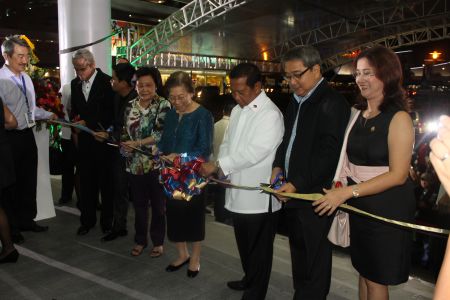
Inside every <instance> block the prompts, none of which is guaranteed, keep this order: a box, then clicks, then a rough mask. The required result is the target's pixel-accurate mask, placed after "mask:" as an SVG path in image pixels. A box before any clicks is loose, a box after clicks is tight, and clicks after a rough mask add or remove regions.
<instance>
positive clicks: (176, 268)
mask: <svg viewBox="0 0 450 300" xmlns="http://www.w3.org/2000/svg"><path fill="white" fill-rule="evenodd" d="M190 259H191V258H188V259H186V260H185V261H184V262H183V263H181V264H179V265H178V266H174V265H168V266H167V267H166V271H167V272H175V271H178V270H179V269H180V268H181V267H182V266H184V265H186V264H188V263H189V261H190Z"/></svg>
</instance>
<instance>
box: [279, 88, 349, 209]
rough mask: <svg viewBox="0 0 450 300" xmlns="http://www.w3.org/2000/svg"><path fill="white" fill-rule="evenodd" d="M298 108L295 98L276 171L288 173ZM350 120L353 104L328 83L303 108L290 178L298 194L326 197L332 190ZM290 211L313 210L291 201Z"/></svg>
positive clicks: (315, 92) (289, 112) (287, 116)
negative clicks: (330, 189)
mask: <svg viewBox="0 0 450 300" xmlns="http://www.w3.org/2000/svg"><path fill="white" fill-rule="evenodd" d="M298 106H299V104H298V102H297V101H296V100H295V99H294V97H292V99H291V101H290V103H289V105H288V107H287V110H286V113H285V116H284V128H285V131H284V136H283V142H282V143H281V145H280V146H279V147H278V150H277V154H276V157H275V161H274V164H273V166H274V167H280V168H282V169H284V166H285V156H286V150H287V147H288V144H289V140H290V137H291V132H292V130H293V125H294V122H295V117H296V115H297V110H298ZM349 117H350V106H349V104H348V103H347V101H346V100H345V98H344V97H342V96H341V95H340V94H339V93H337V92H336V91H335V90H333V89H332V88H331V87H330V86H329V85H328V82H327V81H326V80H323V81H322V82H321V83H320V84H319V86H318V87H317V88H316V90H315V91H314V92H313V94H312V95H311V96H310V98H309V99H308V100H306V102H304V103H303V104H302V106H301V110H300V114H299V119H298V123H297V128H295V130H296V131H297V132H296V136H295V140H294V142H293V145H292V151H291V155H290V160H289V165H288V166H289V172H288V177H287V181H288V182H291V183H292V184H293V185H294V186H295V187H296V189H297V193H322V188H330V186H331V182H332V180H333V177H334V173H335V171H336V167H337V163H338V160H339V154H340V151H341V147H342V142H343V139H344V133H345V129H346V127H347V123H348V120H349ZM286 208H309V209H311V203H309V202H306V201H297V200H291V201H288V202H287V203H286Z"/></svg>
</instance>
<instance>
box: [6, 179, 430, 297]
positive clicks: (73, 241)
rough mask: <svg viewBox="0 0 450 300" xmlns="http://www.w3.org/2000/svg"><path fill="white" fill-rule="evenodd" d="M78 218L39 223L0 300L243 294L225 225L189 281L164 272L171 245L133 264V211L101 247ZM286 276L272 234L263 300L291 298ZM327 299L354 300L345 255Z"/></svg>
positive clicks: (213, 233) (281, 245)
mask: <svg viewBox="0 0 450 300" xmlns="http://www.w3.org/2000/svg"><path fill="white" fill-rule="evenodd" d="M52 183H53V191H54V195H59V185H60V180H59V179H53V180H52ZM55 198H57V197H56V196H55ZM72 206H73V205H72ZM75 213H76V210H75V209H67V207H62V208H61V207H58V208H57V216H56V218H53V219H50V220H46V221H42V222H40V223H41V224H45V225H49V226H50V230H49V232H47V233H28V232H27V233H25V234H24V236H25V239H26V242H25V243H24V244H23V245H22V246H20V247H18V249H19V252H20V253H21V254H22V255H21V257H20V259H19V262H18V263H17V264H9V265H2V266H1V267H0V299H5V300H6V299H7V300H9V299H33V300H34V299H58V300H59V299H83V300H88V299H107V300H112V299H208V300H209V299H240V296H241V293H240V292H235V291H232V290H230V289H228V288H227V287H226V285H225V283H226V281H228V280H235V279H239V278H240V277H241V276H242V273H241V267H240V262H239V257H238V253H237V248H236V244H235V240H234V235H233V230H232V228H231V227H230V226H228V225H224V224H221V223H217V222H214V220H213V218H212V217H210V216H208V217H207V225H206V230H207V231H206V240H205V242H204V247H203V250H202V260H201V271H200V274H199V275H198V276H197V277H196V278H194V279H191V278H188V277H187V276H186V269H182V270H180V271H178V272H175V273H167V272H165V271H164V268H165V266H166V265H167V264H169V263H170V262H171V260H172V259H173V258H174V257H175V248H174V246H173V244H171V243H166V245H165V253H164V255H163V256H161V257H160V258H156V259H152V258H150V256H149V255H148V253H149V251H150V250H149V249H146V250H147V251H146V252H144V254H143V255H141V256H140V257H137V258H134V257H131V256H130V255H129V252H130V250H131V248H132V246H133V241H132V232H133V230H132V224H133V213H132V210H131V211H130V215H129V232H130V233H131V234H129V235H128V236H127V237H123V238H119V239H117V240H115V241H112V242H108V243H102V242H101V241H100V238H101V231H100V229H99V228H98V227H96V228H95V229H94V230H92V231H91V232H89V234H88V235H86V236H83V237H79V236H77V235H76V234H75V232H76V229H77V228H78V225H79V221H78V216H77V215H76V214H75ZM290 272H291V270H290V256H289V247H288V243H287V239H286V238H285V237H283V236H277V238H276V242H275V253H274V264H273V270H272V276H271V281H270V286H269V291H268V294H267V299H291V298H292V293H293V289H292V278H291V273H290ZM433 289H434V285H433V284H430V283H427V282H423V281H421V280H418V279H414V278H412V279H411V280H410V281H409V282H408V283H406V284H403V285H400V286H397V287H393V288H391V299H431V298H432V293H433ZM328 299H333V300H334V299H336V300H337V299H357V274H356V272H355V271H354V270H353V268H352V266H351V264H350V261H349V258H348V256H347V255H346V254H343V253H342V252H336V253H334V256H333V278H332V286H331V293H330V295H329V297H328Z"/></svg>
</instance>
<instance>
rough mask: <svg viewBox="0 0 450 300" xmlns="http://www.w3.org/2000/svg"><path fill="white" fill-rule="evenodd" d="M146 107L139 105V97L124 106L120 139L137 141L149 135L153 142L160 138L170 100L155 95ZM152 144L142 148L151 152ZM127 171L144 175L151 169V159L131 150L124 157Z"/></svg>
mask: <svg viewBox="0 0 450 300" xmlns="http://www.w3.org/2000/svg"><path fill="white" fill-rule="evenodd" d="M156 97H157V98H156V99H155V100H153V101H152V103H151V104H150V106H149V107H148V108H142V107H141V106H140V105H139V97H138V98H136V99H134V100H131V101H130V102H129V103H128V105H127V107H126V108H125V114H124V116H125V122H124V130H123V133H122V137H121V141H122V142H126V141H130V140H131V141H137V140H142V139H145V138H147V137H149V136H151V137H153V138H154V139H155V144H156V143H158V142H159V140H160V139H161V135H162V131H163V127H164V119H165V116H166V112H167V111H169V110H170V108H171V105H170V102H169V101H167V100H166V99H164V98H162V97H159V96H156ZM151 148H152V145H145V146H142V150H147V151H149V152H151ZM126 161H127V166H126V168H127V172H129V173H131V174H133V175H144V174H147V173H149V172H150V171H152V169H153V160H152V159H151V158H150V157H148V156H146V155H143V154H140V153H137V152H136V151H135V152H133V153H132V154H131V155H130V156H129V157H127V159H126Z"/></svg>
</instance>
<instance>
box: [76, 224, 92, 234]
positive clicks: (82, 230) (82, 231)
mask: <svg viewBox="0 0 450 300" xmlns="http://www.w3.org/2000/svg"><path fill="white" fill-rule="evenodd" d="M89 230H90V228H89V227H85V226H80V228H78V230H77V235H86V234H87V233H88V232H89Z"/></svg>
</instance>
